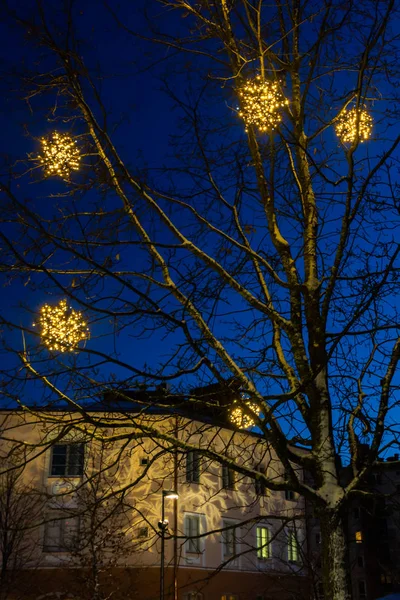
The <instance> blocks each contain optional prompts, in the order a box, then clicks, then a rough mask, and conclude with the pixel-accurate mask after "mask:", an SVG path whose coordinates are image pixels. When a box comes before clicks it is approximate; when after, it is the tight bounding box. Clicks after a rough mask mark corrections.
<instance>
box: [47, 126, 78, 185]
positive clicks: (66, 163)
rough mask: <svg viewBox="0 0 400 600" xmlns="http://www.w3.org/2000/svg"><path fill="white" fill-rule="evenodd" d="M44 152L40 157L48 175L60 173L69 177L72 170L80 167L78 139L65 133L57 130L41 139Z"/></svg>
mask: <svg viewBox="0 0 400 600" xmlns="http://www.w3.org/2000/svg"><path fill="white" fill-rule="evenodd" d="M41 144H42V150H43V154H39V156H38V159H39V162H40V164H41V165H42V166H43V168H44V171H45V174H46V175H47V176H51V175H59V176H60V177H63V178H64V179H68V178H69V176H70V174H71V171H77V170H78V169H79V163H80V160H81V157H80V153H79V148H78V147H77V145H76V141H75V140H73V139H72V138H71V137H70V136H69V135H67V134H65V133H58V132H57V131H55V132H54V133H52V134H51V136H49V137H47V138H42V139H41Z"/></svg>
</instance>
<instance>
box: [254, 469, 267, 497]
mask: <svg viewBox="0 0 400 600" xmlns="http://www.w3.org/2000/svg"><path fill="white" fill-rule="evenodd" d="M255 470H256V471H258V472H259V473H262V474H263V475H265V470H264V469H263V468H261V467H258V468H257V467H256V468H255ZM254 489H255V492H256V495H257V496H266V495H267V494H268V489H267V488H266V487H265V483H264V481H263V480H262V479H255V480H254Z"/></svg>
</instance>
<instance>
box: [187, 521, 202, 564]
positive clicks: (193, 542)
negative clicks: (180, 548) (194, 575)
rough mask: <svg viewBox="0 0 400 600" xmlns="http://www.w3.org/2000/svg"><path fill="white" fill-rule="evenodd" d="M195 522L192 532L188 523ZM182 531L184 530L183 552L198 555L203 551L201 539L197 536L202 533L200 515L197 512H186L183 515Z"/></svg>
mask: <svg viewBox="0 0 400 600" xmlns="http://www.w3.org/2000/svg"><path fill="white" fill-rule="evenodd" d="M193 522H196V523H197V526H196V532H195V533H193V531H192V526H191V525H190V526H188V524H189V523H193ZM183 523H184V532H185V537H186V540H185V554H186V555H192V556H193V555H194V556H199V555H200V554H202V552H203V551H204V548H203V539H202V538H200V537H199V536H200V535H201V534H202V515H200V514H197V513H186V514H185V515H184V520H183Z"/></svg>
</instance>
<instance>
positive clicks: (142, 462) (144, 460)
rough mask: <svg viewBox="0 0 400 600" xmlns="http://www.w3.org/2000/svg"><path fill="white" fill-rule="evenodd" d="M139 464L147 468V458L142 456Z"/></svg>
mask: <svg viewBox="0 0 400 600" xmlns="http://www.w3.org/2000/svg"><path fill="white" fill-rule="evenodd" d="M140 464H141V466H142V467H147V465H148V464H149V459H148V458H147V456H143V457H142V458H141V459H140Z"/></svg>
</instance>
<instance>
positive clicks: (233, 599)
mask: <svg viewBox="0 0 400 600" xmlns="http://www.w3.org/2000/svg"><path fill="white" fill-rule="evenodd" d="M221 600H239V596H238V595H237V594H224V595H223V596H221Z"/></svg>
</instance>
